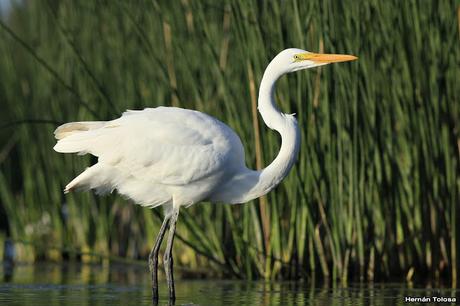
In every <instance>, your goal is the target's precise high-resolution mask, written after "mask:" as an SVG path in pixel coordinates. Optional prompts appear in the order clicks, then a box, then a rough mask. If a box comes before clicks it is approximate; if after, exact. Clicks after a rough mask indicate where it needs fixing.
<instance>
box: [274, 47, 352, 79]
mask: <svg viewBox="0 0 460 306" xmlns="http://www.w3.org/2000/svg"><path fill="white" fill-rule="evenodd" d="M355 59H357V57H356V56H353V55H344V54H321V53H313V52H308V51H305V50H302V49H296V48H290V49H285V50H283V51H281V52H280V53H279V54H278V55H277V56H276V57H275V58H274V59H273V61H272V62H271V65H273V66H274V67H276V69H277V70H278V71H280V72H281V73H282V74H284V73H289V72H293V71H298V70H302V69H308V68H313V67H318V66H323V65H327V64H330V63H339V62H347V61H353V60H355Z"/></svg>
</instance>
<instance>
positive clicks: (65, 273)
mask: <svg viewBox="0 0 460 306" xmlns="http://www.w3.org/2000/svg"><path fill="white" fill-rule="evenodd" d="M160 276H161V275H160ZM0 277H2V283H0V305H34V306H39V305H46V306H52V305H152V303H151V295H150V287H149V286H150V279H149V275H148V273H147V270H146V268H145V267H143V266H132V265H129V266H127V265H117V266H111V267H110V269H109V268H108V267H103V266H92V265H69V264H67V265H58V264H40V265H17V266H16V267H15V269H14V270H13V274H12V275H9V273H5V272H4V270H1V269H0ZM160 286H161V287H160V302H159V304H160V305H167V304H168V300H167V291H166V283H165V281H164V280H163V279H160ZM176 294H177V301H176V305H385V306H389V305H410V304H408V303H406V302H405V301H404V299H405V296H411V297H424V296H427V297H432V296H438V297H457V301H460V300H459V298H458V296H459V294H460V291H459V290H458V289H449V288H441V289H433V288H423V287H416V288H409V287H408V286H407V285H406V284H395V283H385V284H367V283H366V284H350V285H347V286H340V285H337V286H332V287H331V286H324V285H319V284H314V283H296V282H247V281H234V280H208V279H206V280H190V279H177V280H176ZM457 303H460V302H457ZM415 304H416V303H413V304H412V305H415ZM424 305H455V303H441V304H436V303H434V302H432V303H424Z"/></svg>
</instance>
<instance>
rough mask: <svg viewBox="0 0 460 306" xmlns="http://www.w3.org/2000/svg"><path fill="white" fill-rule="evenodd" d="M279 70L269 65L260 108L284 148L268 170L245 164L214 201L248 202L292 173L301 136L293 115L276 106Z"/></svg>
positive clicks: (222, 188) (211, 197)
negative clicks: (253, 168)
mask: <svg viewBox="0 0 460 306" xmlns="http://www.w3.org/2000/svg"><path fill="white" fill-rule="evenodd" d="M277 71H278V70H277V69H276V67H273V65H272V64H270V65H268V67H267V69H266V70H265V73H264V76H263V78H262V82H261V83H260V89H259V105H258V109H259V112H260V114H261V115H262V118H263V119H264V122H265V124H266V125H267V126H268V127H269V128H271V129H273V130H275V131H277V132H278V133H280V135H281V149H280V151H279V153H278V155H277V156H276V158H275V160H273V162H272V163H271V164H270V165H268V166H267V167H266V168H264V169H262V170H260V171H254V170H250V169H248V168H246V167H245V166H244V165H243V167H244V168H242V169H240V171H238V172H236V173H235V174H233V176H232V177H231V178H229V179H228V180H227V182H226V183H225V184H224V185H222V186H220V187H219V188H218V189H217V190H216V191H215V192H214V193H213V194H212V195H211V196H210V197H209V200H211V201H212V202H224V203H232V204H236V203H245V202H247V201H250V200H252V199H255V198H258V197H260V196H263V195H264V194H266V193H267V192H269V191H270V190H272V189H273V188H274V187H275V186H276V185H278V183H279V182H281V180H282V179H283V178H284V177H285V176H286V175H287V174H288V172H289V170H291V168H292V165H293V164H294V161H295V159H296V157H297V152H298V151H299V145H300V133H299V129H298V127H297V121H296V119H295V118H294V116H293V115H287V114H283V113H281V112H280V111H279V110H278V109H277V107H276V104H275V82H276V81H277V80H278V78H279V77H280V76H281V74H280V73H277Z"/></svg>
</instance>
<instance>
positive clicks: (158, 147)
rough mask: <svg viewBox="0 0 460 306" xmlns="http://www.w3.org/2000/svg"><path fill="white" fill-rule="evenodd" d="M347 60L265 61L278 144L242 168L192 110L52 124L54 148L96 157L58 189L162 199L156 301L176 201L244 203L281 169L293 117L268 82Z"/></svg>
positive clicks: (291, 152)
mask: <svg viewBox="0 0 460 306" xmlns="http://www.w3.org/2000/svg"><path fill="white" fill-rule="evenodd" d="M354 59H356V57H354V56H350V55H336V54H315V53H311V52H307V51H304V50H300V49H286V50H284V51H282V52H281V53H279V54H278V55H277V56H276V57H275V58H274V59H273V60H272V61H271V62H270V64H269V65H268V67H267V69H266V70H265V73H264V76H263V78H262V81H261V84H260V89H259V103H258V109H259V112H260V114H261V115H262V118H263V119H264V122H265V123H266V124H267V126H268V127H269V128H271V129H273V130H276V131H277V132H278V133H279V134H280V135H281V149H280V152H279V153H278V155H277V156H276V158H275V160H274V161H273V162H272V163H271V164H270V165H269V166H267V167H266V168H264V169H263V170H260V171H255V170H250V169H248V168H247V167H246V165H245V161H244V150H243V146H242V144H241V141H240V139H239V137H238V136H237V135H236V134H235V133H234V132H233V131H232V129H230V128H229V127H228V126H227V125H225V124H224V123H222V122H220V121H218V120H217V119H214V118H212V117H210V116H208V115H206V114H203V113H200V112H198V111H193V110H187V109H181V108H175V107H157V108H148V109H144V110H141V111H127V112H125V113H124V114H123V115H122V116H121V117H120V118H118V119H115V120H112V121H107V122H104V121H96V122H74V123H67V124H64V125H62V126H60V127H59V128H57V129H56V131H55V137H56V139H58V142H57V144H56V146H55V147H54V149H55V150H56V151H57V152H61V153H79V154H86V153H89V154H92V155H94V156H97V157H98V162H97V163H96V164H95V165H93V166H92V167H90V168H88V169H86V170H85V171H84V172H83V173H81V174H80V175H79V176H77V177H76V178H75V179H74V180H72V181H71V182H70V183H69V184H68V185H67V186H66V188H65V192H69V191H71V190H74V189H95V190H96V191H97V192H98V193H106V192H111V191H113V190H114V189H116V190H118V192H119V193H120V194H122V195H124V196H126V197H128V198H131V199H132V200H133V201H134V202H136V203H138V204H140V205H142V206H148V207H155V206H158V205H164V207H165V211H166V213H165V220H164V221H163V225H162V226H161V229H160V233H159V235H158V237H157V240H156V242H155V245H154V247H153V248H152V252H151V254H150V256H149V263H150V269H151V273H152V293H153V299H154V301H157V299H158V284H157V267H158V252H159V246H160V245H161V241H162V239H163V236H164V235H165V231H166V228H167V227H168V226H169V227H170V233H169V236H168V245H167V248H166V251H165V260H164V262H165V269H166V277H167V280H168V287H169V294H170V299H172V300H174V298H175V291H174V281H173V274H172V260H171V252H172V244H173V238H174V232H175V224H176V220H177V217H178V214H179V208H180V207H181V206H189V205H192V204H195V203H197V202H200V201H203V200H208V201H211V202H224V203H244V202H247V201H249V200H251V199H254V198H257V197H260V196H262V195H264V194H266V193H267V192H269V191H270V190H272V189H273V188H274V187H275V186H276V185H277V184H278V183H279V182H281V180H282V179H283V178H284V177H285V176H286V175H287V174H288V172H289V170H290V169H291V167H292V165H293V164H294V161H295V158H296V155H297V152H298V150H299V144H300V133H299V129H298V127H297V121H296V119H295V118H294V116H293V115H287V114H283V113H281V112H280V111H279V110H278V109H277V107H276V105H275V100H274V90H275V82H276V81H277V80H278V78H279V77H281V76H282V75H283V74H285V73H288V72H293V71H297V70H301V69H306V68H312V67H316V66H322V65H325V64H328V63H333V62H342V61H349V60H354Z"/></svg>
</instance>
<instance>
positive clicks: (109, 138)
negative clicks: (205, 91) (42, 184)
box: [54, 107, 244, 207]
mask: <svg viewBox="0 0 460 306" xmlns="http://www.w3.org/2000/svg"><path fill="white" fill-rule="evenodd" d="M55 136H56V138H57V139H59V141H58V143H57V144H56V146H55V147H54V149H55V150H56V151H57V152H61V153H77V152H78V153H80V154H86V153H90V154H92V155H94V156H97V157H98V158H99V159H98V163H97V164H95V165H93V166H92V167H90V168H88V169H86V170H85V171H84V172H83V173H82V174H80V175H79V176H77V177H76V178H75V179H74V180H72V181H71V182H70V183H69V184H68V185H67V186H66V188H65V191H66V192H68V191H71V190H73V189H95V190H96V191H97V192H98V193H106V192H111V191H112V190H114V189H117V190H118V191H119V193H121V194H123V195H125V196H127V197H129V198H131V199H133V201H134V202H136V203H138V204H140V205H143V206H149V207H155V206H158V205H162V204H172V199H173V197H175V201H176V203H179V204H180V205H191V204H194V203H196V202H198V201H200V200H203V199H206V198H207V197H209V195H210V194H212V193H213V192H214V191H215V190H216V187H218V186H219V185H220V184H221V183H222V182H223V181H224V180H228V179H229V178H230V177H231V175H232V174H234V173H235V172H236V171H238V170H241V169H242V168H243V167H244V151H243V146H242V144H241V141H240V139H239V138H238V136H237V135H236V134H235V133H234V132H233V131H232V130H231V129H230V128H229V127H228V126H227V125H225V124H223V123H222V122H220V121H218V120H216V119H214V118H212V117H210V116H208V115H206V114H203V113H200V112H197V111H193V110H187V109H181V108H175V107H157V108H147V109H144V110H142V111H127V112H125V113H124V114H123V115H122V116H121V117H120V118H118V119H115V120H112V121H107V122H75V123H68V124H65V125H62V126H61V127H59V128H58V129H57V130H56V131H55Z"/></svg>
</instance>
